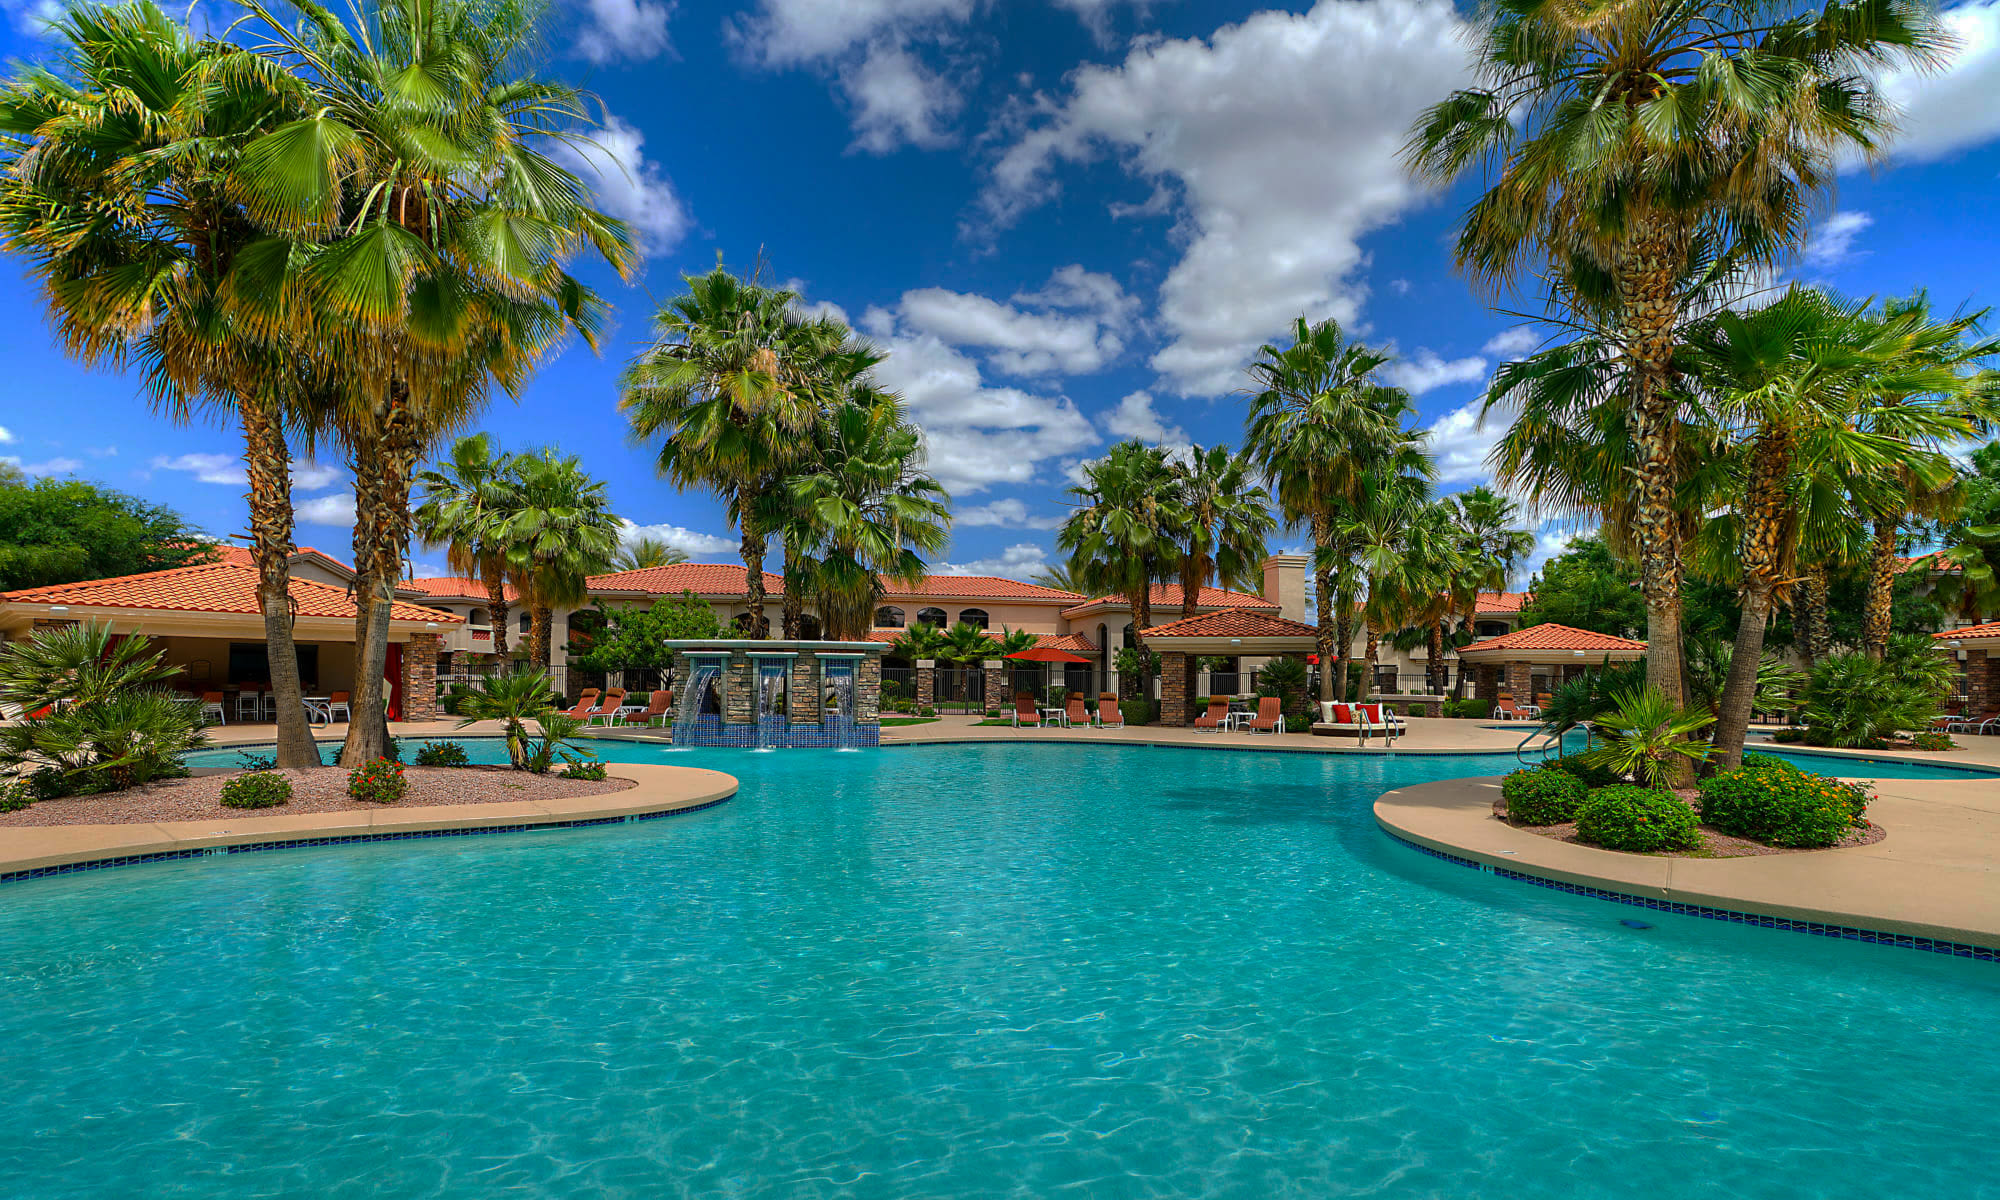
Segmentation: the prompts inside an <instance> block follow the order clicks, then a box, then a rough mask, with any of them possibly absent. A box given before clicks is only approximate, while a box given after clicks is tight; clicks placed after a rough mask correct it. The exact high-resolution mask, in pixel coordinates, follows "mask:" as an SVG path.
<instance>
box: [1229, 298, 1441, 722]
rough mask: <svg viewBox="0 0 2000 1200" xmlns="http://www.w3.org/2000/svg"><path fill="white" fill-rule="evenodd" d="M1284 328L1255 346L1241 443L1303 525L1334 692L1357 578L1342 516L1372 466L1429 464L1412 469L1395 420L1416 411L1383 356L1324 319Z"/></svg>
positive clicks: (1292, 520)
mask: <svg viewBox="0 0 2000 1200" xmlns="http://www.w3.org/2000/svg"><path fill="white" fill-rule="evenodd" d="M1292 336H1293V340H1292V344H1291V345H1290V346H1288V347H1285V348H1284V349H1279V348H1278V347H1277V346H1275V345H1266V346H1264V347H1262V348H1261V349H1260V350H1259V351H1258V354H1257V360H1256V361H1255V362H1254V363H1252V364H1251V366H1250V377H1251V380H1252V383H1253V388H1252V391H1251V401H1250V412H1249V416H1248V417H1247V419H1246V424H1245V432H1244V438H1243V450H1244V454H1245V456H1246V457H1247V458H1248V459H1249V460H1250V462H1251V463H1253V464H1254V465H1255V466H1256V468H1257V470H1258V471H1260V472H1261V473H1262V474H1263V476H1264V478H1265V479H1266V480H1267V481H1269V483H1270V486H1271V490H1272V491H1273V493H1275V495H1276V498H1277V502H1278V511H1279V514H1280V515H1281V516H1283V518H1284V519H1285V521H1286V522H1287V523H1288V524H1291V525H1300V524H1303V525H1305V526H1306V527H1307V528H1308V529H1310V531H1311V534H1312V540H1313V552H1314V553H1313V580H1314V585H1315V588H1314V592H1315V595H1316V596H1317V597H1318V605H1317V607H1318V623H1319V630H1318V634H1319V636H1318V638H1317V642H1318V648H1319V660H1320V662H1321V663H1322V664H1324V665H1323V666H1322V668H1321V670H1320V699H1322V700H1332V699H1335V698H1336V697H1335V694H1334V690H1333V689H1334V685H1335V681H1336V680H1338V681H1339V682H1340V684H1341V690H1342V692H1343V693H1344V692H1345V690H1346V689H1345V684H1346V660H1347V652H1348V648H1349V646H1350V645H1351V644H1352V642H1353V639H1354V597H1355V589H1356V586H1357V583H1358V580H1357V578H1356V576H1355V573H1354V571H1353V570H1352V567H1351V565H1350V564H1351V561H1352V558H1353V554H1352V546H1351V545H1350V544H1348V543H1346V542H1344V541H1343V540H1342V539H1341V538H1340V537H1339V534H1338V528H1339V524H1340V520H1341V517H1342V515H1343V514H1344V513H1346V512H1348V511H1350V510H1352V509H1353V507H1354V506H1355V505H1357V504H1358V503H1359V501H1360V499H1361V489H1362V481H1363V480H1364V479H1365V478H1366V477H1367V473H1368V472H1369V471H1370V470H1371V469H1376V468H1378V467H1380V466H1382V465H1383V464H1388V465H1389V467H1390V472H1389V473H1391V474H1401V473H1405V472H1407V471H1419V473H1428V472H1426V471H1422V470H1420V468H1421V466H1422V464H1423V462H1424V459H1423V455H1422V449H1421V446H1422V441H1421V435H1417V434H1414V433H1412V432H1411V431H1409V430H1407V429H1405V428H1404V426H1403V419H1404V417H1405V416H1406V415H1409V414H1411V413H1413V412H1414V411H1415V410H1414V409H1413V408H1412V406H1411V404H1410V399H1409V396H1408V395H1407V394H1405V393H1404V392H1403V391H1401V390H1400V389H1398V388H1392V387H1388V386H1386V385H1384V384H1382V383H1380V382H1378V381H1377V380H1376V378H1375V375H1376V372H1377V371H1379V370H1381V369H1382V367H1384V366H1386V365H1387V364H1388V362H1389V361H1390V356H1389V355H1388V354H1385V353H1383V352H1381V351H1378V350H1372V349H1370V348H1368V347H1367V346H1364V345H1362V344H1360V343H1359V342H1350V341H1348V340H1347V339H1346V337H1345V336H1344V335H1343V334H1342V332H1341V329H1340V326H1339V324H1338V323H1337V322H1334V321H1332V320H1326V321H1321V322H1320V323H1319V324H1317V325H1312V324H1308V323H1307V322H1306V320H1305V318H1303V317H1301V318H1299V320H1298V321H1297V322H1296V323H1295V324H1294V326H1293V329H1292Z"/></svg>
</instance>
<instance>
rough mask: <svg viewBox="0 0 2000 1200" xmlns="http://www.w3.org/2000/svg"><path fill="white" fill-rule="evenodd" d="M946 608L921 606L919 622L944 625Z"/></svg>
mask: <svg viewBox="0 0 2000 1200" xmlns="http://www.w3.org/2000/svg"><path fill="white" fill-rule="evenodd" d="M944 623H945V619H944V610H943V609H941V608H920V609H918V610H917V624H919V625H937V626H940V627H941V626H943V625H944Z"/></svg>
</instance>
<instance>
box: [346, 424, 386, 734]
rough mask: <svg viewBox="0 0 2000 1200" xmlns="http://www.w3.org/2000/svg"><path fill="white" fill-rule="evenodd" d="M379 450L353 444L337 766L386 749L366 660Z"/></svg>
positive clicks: (373, 673) (375, 676)
mask: <svg viewBox="0 0 2000 1200" xmlns="http://www.w3.org/2000/svg"><path fill="white" fill-rule="evenodd" d="M381 458H382V455H381V450H380V446H379V442H378V440H377V439H374V438H365V439H358V440H357V441H356V443H355V446H354V697H353V703H352V704H350V705H349V706H348V707H349V711H350V715H349V717H348V722H347V741H346V742H345V743H343V744H342V746H341V750H340V765H341V766H343V767H347V768H348V769H350V770H352V769H353V768H355V767H358V766H361V765H363V764H364V763H370V762H374V761H375V760H376V759H378V758H381V757H382V754H383V752H384V751H385V750H386V749H387V748H388V726H387V724H386V722H385V721H384V720H383V717H382V671H383V669H384V668H385V667H386V666H387V662H388V658H387V652H386V651H385V652H384V657H383V660H382V662H381V663H375V662H372V661H371V659H372V654H371V651H372V649H373V647H374V630H375V622H374V615H375V607H376V605H378V604H379V603H381V599H382V596H381V588H380V587H379V586H378V584H377V580H376V578H375V574H376V561H375V546H376V543H377V542H378V541H380V539H381V536H382V534H381V531H380V529H379V526H380V524H381V521H382V491H381V471H380V463H381Z"/></svg>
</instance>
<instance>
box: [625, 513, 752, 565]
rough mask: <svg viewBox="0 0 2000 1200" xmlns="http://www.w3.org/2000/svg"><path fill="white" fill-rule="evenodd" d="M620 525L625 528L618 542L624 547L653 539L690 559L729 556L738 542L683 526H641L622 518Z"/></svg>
mask: <svg viewBox="0 0 2000 1200" xmlns="http://www.w3.org/2000/svg"><path fill="white" fill-rule="evenodd" d="M619 524H620V525H621V526H623V528H622V529H620V531H619V534H618V542H619V544H620V545H623V546H630V545H631V544H632V543H634V542H636V541H638V540H639V539H640V538H652V539H653V540H654V541H656V542H665V543H666V544H667V545H669V546H672V547H673V548H674V549H676V550H679V551H680V552H681V553H683V554H685V555H687V556H688V557H689V558H700V557H702V556H703V555H706V554H729V553H734V552H735V550H736V541H735V539H733V538H725V537H717V536H715V535H714V534H712V533H702V532H700V531H699V530H695V529H688V528H686V527H685V526H681V525H667V524H660V525H640V524H636V523H634V522H632V521H627V520H625V519H623V518H622V517H621V518H620V519H619Z"/></svg>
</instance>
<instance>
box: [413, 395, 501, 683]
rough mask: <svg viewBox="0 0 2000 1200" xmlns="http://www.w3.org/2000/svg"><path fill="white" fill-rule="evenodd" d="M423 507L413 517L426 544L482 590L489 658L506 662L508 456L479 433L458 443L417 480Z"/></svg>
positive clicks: (489, 439)
mask: <svg viewBox="0 0 2000 1200" xmlns="http://www.w3.org/2000/svg"><path fill="white" fill-rule="evenodd" d="M417 486H418V487H419V488H421V489H422V491H423V502H422V503H421V504H420V505H418V507H417V510H416V512H415V513H414V514H412V516H413V520H414V524H415V527H416V532H417V536H418V537H419V538H421V539H422V540H423V541H424V543H425V544H426V545H430V546H440V545H441V546H443V547H444V548H445V558H446V561H447V562H449V563H450V564H451V569H452V570H454V571H457V572H458V573H459V574H461V575H466V576H470V577H471V578H473V579H477V580H478V581H479V582H480V584H481V585H483V586H484V587H485V588H486V607H487V609H488V612H489V614H490V618H491V620H492V623H493V653H495V654H497V655H499V656H500V657H501V658H505V657H507V618H508V610H509V605H508V603H507V543H506V539H505V537H504V535H503V532H502V531H503V530H504V529H505V528H506V524H507V521H508V519H509V518H510V517H512V516H513V514H514V512H515V510H516V509H517V508H518V507H519V506H520V480H519V479H518V478H516V477H515V475H514V469H513V456H512V455H510V454H508V453H507V452H506V451H504V450H496V449H495V448H494V445H493V439H492V438H491V437H490V436H488V435H486V434H484V433H475V434H473V435H472V436H470V437H464V438H460V439H459V440H458V441H457V442H456V443H454V444H453V445H452V448H451V453H450V455H449V456H448V457H446V458H445V459H444V461H442V462H441V463H439V464H438V465H437V466H435V467H432V468H431V469H430V470H427V471H424V472H422V473H421V474H419V475H418V476H417Z"/></svg>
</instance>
